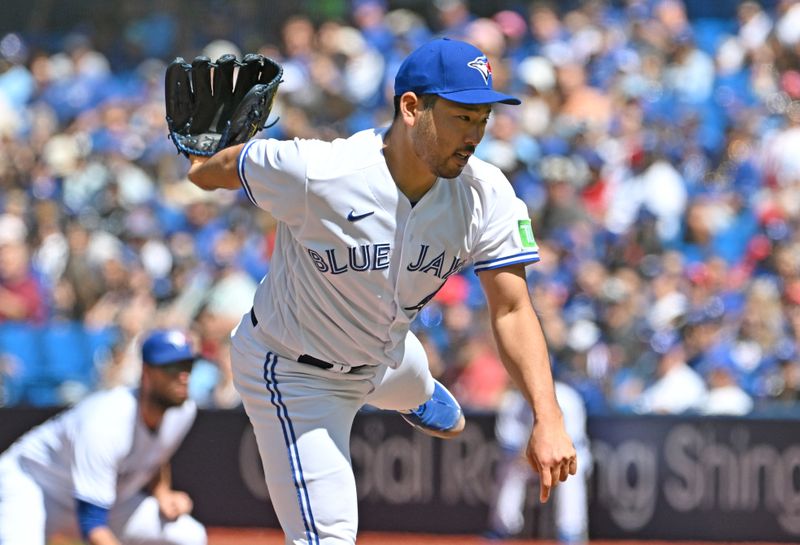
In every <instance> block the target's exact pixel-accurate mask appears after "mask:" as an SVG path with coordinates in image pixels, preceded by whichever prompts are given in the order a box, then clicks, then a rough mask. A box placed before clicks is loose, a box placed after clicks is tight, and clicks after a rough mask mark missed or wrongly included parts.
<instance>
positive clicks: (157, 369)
mask: <svg viewBox="0 0 800 545" xmlns="http://www.w3.org/2000/svg"><path fill="white" fill-rule="evenodd" d="M193 365H194V362H193V361H192V360H186V361H179V362H176V363H171V364H169V365H160V366H149V367H148V372H149V374H150V385H151V391H150V398H151V399H152V400H153V401H155V402H156V403H158V404H159V405H161V406H162V407H164V408H167V409H168V408H170V407H177V406H178V405H181V404H183V402H184V401H186V400H187V399H188V398H189V375H190V374H191V372H192V367H193Z"/></svg>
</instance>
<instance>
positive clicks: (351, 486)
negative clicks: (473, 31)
mask: <svg viewBox="0 0 800 545" xmlns="http://www.w3.org/2000/svg"><path fill="white" fill-rule="evenodd" d="M245 59H247V57H246V58H245ZM196 64H198V65H200V66H205V61H200V62H197V63H196ZM244 64H245V65H246V64H247V63H246V62H245V63H244ZM173 66H174V65H173ZM261 66H262V72H261V73H260V74H257V75H256V76H249V79H250V80H252V81H261V82H262V83H261V84H260V85H263V86H268V85H270V82H271V81H274V80H275V78H276V77H277V78H279V77H280V75H279V72H278V73H277V75H276V70H275V69H274V68H273V66H272V65H271V64H270V63H269V62H266V61H262V63H261ZM202 70H203V71H204V70H205V68H203V69H202ZM188 73H192V74H193V70H192V66H190V65H188V64H186V63H179V67H178V68H171V69H170V70H168V74H167V95H168V97H167V107H168V108H167V115H168V122H169V123H170V130H171V131H172V132H173V140H174V141H176V144H178V143H180V144H182V145H179V146H178V149H179V150H181V151H182V152H184V153H186V154H187V155H188V156H189V158H190V160H191V167H190V170H189V179H190V180H191V181H192V182H193V183H195V184H196V185H197V186H199V187H201V188H203V189H207V190H213V189H218V188H226V189H240V188H241V189H244V191H245V193H246V194H247V197H248V198H249V199H250V201H251V202H252V203H253V204H254V205H255V206H257V207H259V208H262V209H264V210H266V211H268V212H270V213H271V214H272V215H273V216H274V217H275V218H276V219H277V220H278V227H277V240H276V246H275V252H274V255H273V258H272V259H273V260H272V264H271V268H270V273H269V275H268V276H266V277H265V278H264V279H263V281H262V282H261V284H260V286H259V288H258V291H257V293H256V295H255V300H254V303H253V309H252V311H251V312H250V313H248V314H246V315H245V316H244V317H243V318H242V321H241V323H240V324H239V326H238V327H237V329H236V330H235V332H234V333H233V339H232V349H231V350H232V355H231V359H232V364H233V368H234V376H235V384H236V387H237V389H238V390H239V392H240V394H241V396H242V400H243V403H244V407H245V409H246V411H247V414H248V415H249V417H250V420H251V422H252V423H253V427H254V429H255V433H256V438H257V442H258V447H259V451H260V455H261V458H262V461H263V464H264V469H265V474H266V481H267V486H268V488H269V491H270V496H271V498H272V501H273V506H274V508H275V511H276V513H277V515H278V518H279V520H280V523H281V526H282V528H283V530H284V532H285V534H286V543H292V544H315V545H319V544H325V545H334V544H336V545H345V544H347V545H352V544H354V543H355V541H356V533H357V527H358V513H357V501H356V500H357V495H356V485H355V480H354V477H353V471H352V468H351V465H350V453H349V441H350V429H351V424H352V421H353V418H354V417H355V415H356V413H357V411H358V410H359V409H360V408H361V407H362V405H364V404H365V403H369V404H372V405H375V406H377V407H380V408H384V409H393V410H397V411H400V412H402V413H403V415H404V417H405V418H406V419H407V420H408V421H409V422H411V423H412V424H413V425H415V426H416V427H418V428H420V429H422V430H423V431H426V432H428V433H433V434H435V435H439V436H444V437H447V436H451V435H453V434H455V433H458V432H459V431H460V430H461V429H462V428H463V426H464V419H463V415H462V414H461V410H460V407H459V406H458V403H457V402H456V401H455V399H454V398H453V397H452V396H451V395H450V393H449V392H448V391H447V390H446V389H445V388H444V387H443V386H442V385H441V384H439V383H438V382H436V381H435V380H434V379H433V378H432V377H431V374H430V371H429V370H428V363H427V359H426V357H425V353H424V351H423V349H422V346H421V345H420V343H419V341H418V340H417V339H416V338H415V337H414V336H413V335H412V334H411V333H410V332H409V325H410V324H411V322H412V320H414V318H415V316H416V315H417V314H418V313H419V311H420V310H421V309H422V308H423V307H424V306H425V304H426V303H427V302H428V301H430V300H431V299H432V298H433V297H434V295H435V294H436V293H437V291H438V290H439V289H440V288H441V287H442V285H443V284H444V283H445V282H446V281H447V279H448V278H449V277H450V276H452V275H453V274H455V273H457V272H458V271H460V270H462V269H463V268H464V267H465V266H467V265H471V266H472V267H473V269H474V271H475V272H476V273H478V274H479V275H480V279H481V283H482V286H483V288H484V291H485V293H486V296H487V298H488V302H489V308H490V312H491V321H492V327H493V331H494V335H495V338H496V341H497V344H498V347H499V350H500V354H501V356H502V359H503V361H504V363H505V365H506V367H507V369H508V371H509V373H510V374H511V376H512V377H513V379H514V380H515V381H516V383H517V384H518V385H519V387H520V389H521V391H522V392H523V393H524V395H525V397H526V399H527V401H528V402H529V403H530V404H531V406H532V408H533V410H534V412H535V414H536V420H537V426H536V427H535V429H534V431H533V433H532V435H531V437H530V440H529V442H528V457H529V459H530V462H531V464H532V465H533V467H534V468H535V469H536V470H537V471H538V472H539V473H541V475H542V479H541V483H542V484H541V490H540V497H541V499H542V501H546V500H547V498H548V496H549V494H550V490H551V488H552V487H553V486H555V485H556V483H558V482H559V481H563V480H565V479H566V478H567V476H568V475H569V474H574V473H575V471H576V463H577V461H576V455H575V449H574V448H573V446H572V443H571V441H570V439H569V436H568V435H567V434H566V432H565V430H564V424H563V420H562V415H561V411H560V409H559V407H558V404H557V402H556V398H555V394H554V389H553V380H552V377H551V373H550V363H549V360H548V356H547V349H546V346H545V341H544V337H543V335H542V331H541V327H540V325H539V322H538V319H537V317H536V314H535V313H534V311H533V308H532V306H531V303H530V299H529V295H528V289H527V284H526V278H525V270H524V266H525V264H528V263H532V262H535V261H538V259H539V253H538V248H537V245H536V242H535V240H534V236H533V233H532V231H531V222H530V219H529V218H528V215H527V210H526V207H525V205H524V204H523V203H522V201H520V200H519V199H517V197H516V196H515V195H514V192H513V190H512V188H511V185H510V184H509V182H508V180H507V179H506V178H505V177H504V176H503V174H502V173H501V172H500V170H499V169H497V168H495V167H493V166H492V165H489V164H487V163H485V162H483V161H481V160H479V159H477V158H476V157H474V156H473V152H474V151H475V148H476V146H477V145H478V143H479V142H480V141H481V138H482V137H483V133H484V130H485V127H486V123H487V120H488V118H489V115H490V112H491V109H492V105H493V104H495V103H498V102H501V103H506V104H519V103H520V101H519V100H517V99H516V98H514V97H511V96H508V95H504V94H502V93H499V92H497V91H495V90H494V89H493V88H492V69H491V65H490V64H489V61H488V60H487V58H486V56H485V55H484V54H483V53H482V52H481V51H480V50H478V49H477V48H475V47H473V46H472V45H470V44H467V43H464V42H460V41H456V40H449V39H437V40H434V41H431V42H429V43H427V44H425V45H424V46H422V47H420V48H419V49H417V50H416V51H414V52H413V53H411V55H409V57H408V58H407V59H406V60H405V61H404V63H403V64H402V65H401V67H400V68H399V71H398V74H397V76H396V79H395V117H394V120H393V122H392V123H391V125H390V126H389V127H388V128H382V129H372V130H366V131H363V132H359V133H357V134H355V135H353V136H351V137H350V138H347V139H338V140H334V141H333V142H323V141H317V140H300V139H295V140H290V141H278V140H274V139H253V140H249V137H250V136H252V135H248V134H247V133H246V132H245V133H243V132H242V131H241V130H234V129H233V128H232V127H237V126H253V123H240V122H238V121H236V119H237V118H238V117H241V115H244V114H239V113H236V111H245V110H246V111H251V112H252V111H253V108H251V109H249V110H248V109H246V108H245V109H242V108H238V107H237V108H235V112H234V114H233V117H232V118H231V119H232V120H233V121H228V122H226V123H223V124H222V125H219V124H218V125H217V126H216V130H217V131H219V130H220V129H221V131H222V133H221V135H220V136H219V137H217V136H213V137H209V136H208V135H207V134H205V135H199V136H198V134H199V133H201V132H204V131H205V132H206V133H207V132H208V131H207V130H205V128H206V127H207V124H206V123H205V122H203V123H198V127H199V128H198V129H197V130H196V131H193V130H192V129H191V125H192V119H193V117H194V115H195V114H194V113H192V112H194V111H196V104H198V102H201V101H198V100H175V99H170V92H171V91H170V90H171V89H175V86H174V85H171V84H170V81H171V80H172V81H176V80H177V81H185V82H187V84H188V82H191V80H192V77H189V76H188V75H186V74H188ZM176 74H177V75H176ZM265 74H266V76H265ZM171 75H172V77H171ZM193 77H194V76H193ZM240 77H241V76H240ZM207 79H208V78H207V76H205V75H204V76H203V77H201V78H200V81H201V82H202V81H205V80H207ZM236 85H238V82H237V84H236ZM215 87H216V86H215ZM184 88H186V86H184ZM198 89H199V90H200V92H203V93H204V92H206V91H204V89H205V84H201V85H199V86H198ZM233 94H234V95H235V94H236V92H234V93H233ZM240 94H242V95H244V96H247V94H248V93H246V92H243V93H240ZM261 96H262V97H265V96H266V95H265V94H264V93H263V92H262V93H261ZM206 102H209V101H207V100H206ZM171 104H172V105H173V106H174V105H176V104H188V105H189V106H188V107H177V108H175V107H173V106H171ZM261 104H271V98H269V99H261ZM267 109H268V108H267ZM255 110H257V111H258V113H259V114H261V115H264V113H265V111H264V110H265V109H264V108H261V109H259V108H258V107H256V108H255ZM187 112H188V113H187ZM266 113H267V114H268V111H267V112H266ZM176 116H177V119H178V120H179V122H176V121H175V119H176ZM201 117H202V116H201ZM224 118H225V117H224V116H223V119H224ZM263 121H264V119H263V118H262V119H258V120H256V122H255V124H256V125H259V126H263ZM211 132H214V131H213V130H212V131H211ZM176 133H178V134H176ZM231 134H233V135H237V134H244V138H243V139H244V140H245V141H241V140H242V138H238V139H237V137H234V138H231ZM200 140H202V141H204V142H211V144H210V145H207V146H199V147H197V148H194V147H193V146H194V144H193V143H192V142H193V141H200ZM187 142H188V143H189V145H186V143H187ZM209 155H210V156H209Z"/></svg>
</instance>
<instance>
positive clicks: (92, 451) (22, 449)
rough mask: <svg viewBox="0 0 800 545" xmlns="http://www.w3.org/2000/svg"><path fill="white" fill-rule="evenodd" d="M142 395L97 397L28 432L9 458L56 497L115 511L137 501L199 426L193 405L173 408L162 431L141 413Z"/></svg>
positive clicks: (121, 390) (122, 392)
mask: <svg viewBox="0 0 800 545" xmlns="http://www.w3.org/2000/svg"><path fill="white" fill-rule="evenodd" d="M138 407H139V403H138V400H137V392H136V391H135V390H131V389H129V388H125V387H118V388H114V389H112V390H106V391H101V392H96V393H94V394H92V395H90V396H88V397H87V398H85V399H84V400H82V401H81V402H79V403H78V404H77V405H75V406H74V407H72V408H71V409H69V410H67V411H65V412H63V413H61V414H60V415H58V416H56V417H54V418H51V419H50V420H48V421H46V422H44V423H43V424H41V425H40V426H38V427H36V428H34V429H33V430H31V431H29V432H28V433H26V434H25V435H24V436H23V437H22V438H20V439H19V440H18V441H17V443H15V444H14V445H13V446H12V447H11V449H10V451H9V452H8V454H9V455H14V456H16V457H17V460H18V463H19V465H20V467H22V468H23V469H24V470H25V471H26V472H27V473H28V474H29V475H30V476H31V477H32V478H33V479H34V480H35V481H36V482H37V483H38V484H39V486H40V487H41V488H42V490H44V492H45V494H46V495H48V496H50V497H52V498H60V499H61V501H62V502H63V503H65V504H72V505H74V502H75V500H74V499H75V498H77V499H81V500H83V501H86V502H89V503H91V504H94V505H97V506H100V507H104V508H109V509H110V508H111V507H112V506H113V505H114V504H116V503H119V502H122V501H124V500H126V499H128V498H131V497H133V496H134V495H135V494H136V493H137V492H139V491H140V490H142V488H143V487H144V486H145V485H146V484H147V483H148V482H149V481H150V479H152V478H153V476H154V475H155V474H156V472H157V470H158V469H159V468H160V467H161V466H162V465H163V464H164V463H165V462H167V461H168V460H169V459H170V458H171V457H172V455H173V453H174V452H175V451H176V450H177V448H178V447H179V446H180V444H181V442H182V441H183V439H184V437H185V436H186V434H187V433H188V432H189V429H190V428H191V427H192V424H193V423H194V419H195V414H196V412H197V408H196V406H195V404H194V402H193V401H186V402H185V403H183V405H181V406H179V407H173V408H170V409H167V411H166V412H165V414H164V419H163V421H162V423H161V426H160V427H159V428H158V430H157V431H151V430H150V429H148V428H147V427H146V426H145V425H144V423H143V422H142V420H141V417H140V416H139V414H138Z"/></svg>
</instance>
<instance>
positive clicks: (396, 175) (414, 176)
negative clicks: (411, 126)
mask: <svg viewBox="0 0 800 545" xmlns="http://www.w3.org/2000/svg"><path fill="white" fill-rule="evenodd" d="M401 131H402V128H398V127H395V126H394V125H393V126H392V127H390V128H389V130H388V131H387V132H386V134H385V135H384V138H383V144H384V147H383V156H384V157H385V158H386V166H387V167H388V169H389V173H390V174H391V175H392V179H393V180H394V183H395V185H396V186H397V188H398V189H399V190H400V191H401V192H402V193H403V194H404V195H405V196H406V197H408V200H409V201H411V202H417V201H419V200H420V199H421V198H422V197H423V195H425V193H427V192H428V190H429V189H430V188H431V187H433V184H434V183H436V175H435V174H433V173H432V172H431V171H430V170H429V169H428V167H427V165H425V163H424V162H423V161H421V160H420V159H419V157H417V155H416V154H415V153H414V150H413V149H412V147H411V143H410V141H409V140H408V138H405V137H404V136H406V135H404V134H400V133H401Z"/></svg>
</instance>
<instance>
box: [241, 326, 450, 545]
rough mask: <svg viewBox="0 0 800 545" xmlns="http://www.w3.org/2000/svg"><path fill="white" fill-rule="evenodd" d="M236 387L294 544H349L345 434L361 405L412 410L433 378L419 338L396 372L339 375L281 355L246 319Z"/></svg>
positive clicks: (351, 499) (353, 510) (354, 522)
mask: <svg viewBox="0 0 800 545" xmlns="http://www.w3.org/2000/svg"><path fill="white" fill-rule="evenodd" d="M231 362H232V365H233V375H234V384H235V385H236V389H237V390H238V391H239V394H240V395H241V397H242V402H243V404H244V408H245V410H246V411H247V414H248V416H249V418H250V421H251V423H252V424H253V429H254V431H255V436H256V441H257V444H258V449H259V453H260V455H261V460H262V463H263V465H264V474H265V477H266V483H267V488H268V489H269V494H270V498H271V499H272V504H273V507H274V509H275V513H276V514H277V516H278V519H279V520H280V523H281V527H282V528H283V531H284V533H285V536H286V543H287V544H292V545H353V544H355V542H356V533H357V530H358V509H357V495H356V483H355V477H354V476H353V469H352V467H351V465H350V431H351V427H352V423H353V419H354V417H355V415H356V413H357V412H358V410H359V409H360V408H361V406H362V405H364V404H365V403H369V404H371V405H374V406H376V407H379V408H381V409H393V410H397V409H401V410H402V409H412V408H416V407H417V406H419V405H421V404H422V403H424V402H425V401H427V400H428V399H430V397H431V396H432V395H433V388H434V381H433V377H432V376H431V374H430V371H429V369H428V359H427V357H426V355H425V351H424V349H423V347H422V345H421V343H420V342H419V340H417V338H416V337H414V336H413V335H412V334H409V335H408V336H407V338H406V354H405V358H404V359H403V362H402V364H401V365H400V366H399V367H398V368H397V369H389V368H387V367H384V366H381V367H371V366H370V367H364V368H361V369H358V370H356V371H353V372H351V373H349V374H341V373H336V372H332V371H328V370H324V369H320V368H317V367H314V366H312V365H308V364H305V363H299V362H296V361H294V360H290V359H286V358H284V357H281V356H279V355H277V354H275V353H274V352H272V351H270V349H269V347H266V346H263V344H261V343H259V342H258V340H257V338H256V334H255V332H254V329H253V325H252V323H251V320H250V317H249V316H245V317H244V319H243V320H242V322H241V323H240V324H239V327H238V329H237V331H236V333H235V334H234V337H233V342H232V344H231Z"/></svg>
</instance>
